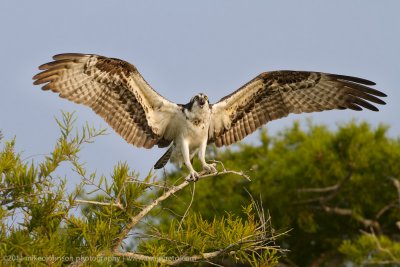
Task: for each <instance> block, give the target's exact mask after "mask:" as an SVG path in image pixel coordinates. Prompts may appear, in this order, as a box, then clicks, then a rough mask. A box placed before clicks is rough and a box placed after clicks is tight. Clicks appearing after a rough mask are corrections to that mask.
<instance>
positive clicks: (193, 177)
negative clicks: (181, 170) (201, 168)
mask: <svg viewBox="0 0 400 267" xmlns="http://www.w3.org/2000/svg"><path fill="white" fill-rule="evenodd" d="M199 177H200V175H199V173H198V172H196V171H191V172H190V175H188V176H187V177H186V181H188V182H197V180H199Z"/></svg>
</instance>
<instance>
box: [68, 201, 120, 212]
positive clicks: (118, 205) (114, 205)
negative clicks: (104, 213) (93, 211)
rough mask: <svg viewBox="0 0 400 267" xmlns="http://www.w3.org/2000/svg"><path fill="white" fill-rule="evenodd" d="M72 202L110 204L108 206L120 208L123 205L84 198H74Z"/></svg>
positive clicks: (98, 204)
mask: <svg viewBox="0 0 400 267" xmlns="http://www.w3.org/2000/svg"><path fill="white" fill-rule="evenodd" d="M64 201H65V202H69V200H64ZM73 202H76V203H79V204H92V205H97V206H110V207H117V208H119V209H121V210H124V207H123V206H122V204H121V203H120V202H115V203H112V202H100V201H93V200H85V199H75V200H73Z"/></svg>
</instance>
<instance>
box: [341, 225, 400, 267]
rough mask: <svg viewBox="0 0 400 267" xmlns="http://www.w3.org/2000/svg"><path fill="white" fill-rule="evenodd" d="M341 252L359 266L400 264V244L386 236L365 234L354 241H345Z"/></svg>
mask: <svg viewBox="0 0 400 267" xmlns="http://www.w3.org/2000/svg"><path fill="white" fill-rule="evenodd" d="M339 251H340V252H342V253H344V254H346V255H347V256H348V257H349V259H351V260H352V261H353V262H355V263H357V264H359V265H369V266H382V265H384V264H393V265H395V264H397V265H398V264H400V243H399V242H395V241H393V240H391V239H390V238H389V237H387V236H384V235H381V236H379V237H377V236H376V235H374V234H367V233H365V234H363V235H361V236H360V237H359V238H357V239H356V240H354V241H350V240H345V241H344V242H343V244H342V245H341V246H340V248H339Z"/></svg>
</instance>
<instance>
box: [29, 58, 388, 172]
mask: <svg viewBox="0 0 400 267" xmlns="http://www.w3.org/2000/svg"><path fill="white" fill-rule="evenodd" d="M53 59H54V61H53V62H50V63H46V64H43V65H41V66H40V67H39V69H40V70H43V71H42V72H40V73H39V74H37V75H35V76H34V77H33V79H34V80H35V81H34V84H36V85H37V84H45V85H44V86H43V87H42V88H43V90H51V91H53V92H56V93H58V94H59V96H60V97H62V98H66V99H68V100H71V101H73V102H75V103H79V104H84V105H86V106H89V107H91V108H92V109H93V111H94V112H95V113H97V114H98V115H100V116H101V117H102V118H103V119H104V120H105V121H106V122H107V123H108V124H109V125H110V126H111V127H112V128H113V129H114V130H115V131H116V132H117V133H118V134H120V135H121V136H122V137H123V138H124V139H125V140H126V141H127V142H128V143H130V144H132V145H134V146H136V147H145V148H152V147H153V146H155V145H157V146H158V147H161V148H164V147H169V148H168V150H167V152H166V153H165V154H164V155H163V156H162V157H161V158H160V160H159V161H157V163H156V164H155V166H154V167H155V168H156V169H159V168H162V167H164V165H165V164H166V163H167V162H168V161H169V160H170V159H171V161H173V162H176V163H178V164H180V165H181V164H183V163H184V164H185V165H186V167H187V168H188V169H189V172H190V176H188V177H189V179H193V180H197V179H198V177H199V174H198V172H196V171H195V170H194V169H193V167H192V164H191V159H192V158H193V156H194V155H195V154H196V153H198V156H199V159H200V162H201V164H202V167H203V171H205V172H206V173H212V172H215V171H216V169H215V167H214V165H212V164H208V163H207V162H206V160H205V152H206V146H207V144H210V143H214V144H215V145H216V146H217V147H221V146H228V145H230V144H233V143H235V142H238V141H240V140H242V139H243V138H244V137H246V136H247V135H249V134H251V133H252V132H254V131H255V130H256V129H257V128H259V127H261V126H262V125H263V124H266V123H267V122H269V121H271V120H275V119H279V118H282V117H285V116H287V115H288V114H289V113H302V112H314V111H323V110H331V109H346V108H349V109H353V110H362V108H367V109H369V110H373V111H378V109H377V108H376V107H375V106H374V105H372V104H371V103H370V102H372V103H375V104H382V105H383V104H385V102H384V101H382V100H381V99H380V98H378V97H385V96H386V95H385V94H384V93H382V92H380V91H378V90H375V89H373V88H370V87H368V86H371V85H375V83H374V82H371V81H368V80H365V79H361V78H357V77H351V76H344V75H336V74H328V73H322V72H308V71H287V70H284V71H271V72H264V73H261V74H260V75H258V76H257V77H255V78H254V79H252V80H251V81H249V82H248V83H246V84H245V85H243V86H242V87H240V88H239V89H238V90H236V91H235V92H233V93H231V94H230V95H227V96H225V97H224V98H222V99H221V100H219V101H218V102H217V103H215V104H210V103H209V100H208V97H207V96H206V95H205V94H202V93H200V94H197V95H196V96H194V97H193V98H192V99H191V100H190V102H189V103H187V104H184V105H182V104H176V103H173V102H171V101H169V100H167V99H166V98H164V97H162V96H161V95H160V94H158V93H157V92H156V91H154V90H153V89H152V88H151V87H150V85H149V84H148V83H147V82H146V81H145V80H144V79H143V77H142V76H141V75H140V73H139V72H138V70H137V69H136V67H135V66H133V65H131V64H130V63H128V62H125V61H123V60H120V59H115V58H108V57H104V56H99V55H93V54H75V53H69V54H60V55H56V56H54V57H53Z"/></svg>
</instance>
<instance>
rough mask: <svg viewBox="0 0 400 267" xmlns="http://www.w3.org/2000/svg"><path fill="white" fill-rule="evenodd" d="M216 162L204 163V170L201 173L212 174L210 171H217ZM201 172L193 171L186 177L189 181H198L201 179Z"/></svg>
mask: <svg viewBox="0 0 400 267" xmlns="http://www.w3.org/2000/svg"><path fill="white" fill-rule="evenodd" d="M215 167H216V164H215V163H212V164H207V163H206V164H204V165H203V171H202V172H201V174H210V173H215V172H217V169H216V168H215ZM199 177H200V174H199V173H198V172H196V171H194V170H193V171H191V172H190V175H188V176H187V177H186V181H189V182H197V181H198V180H199Z"/></svg>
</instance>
